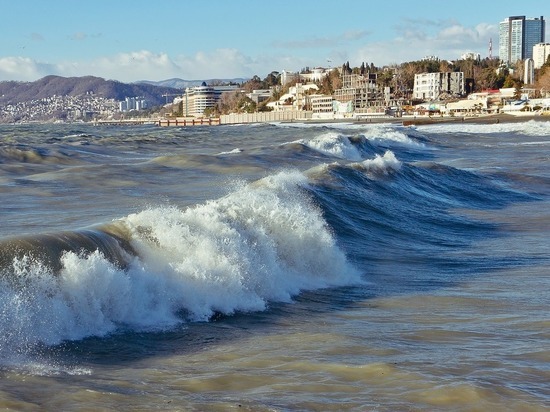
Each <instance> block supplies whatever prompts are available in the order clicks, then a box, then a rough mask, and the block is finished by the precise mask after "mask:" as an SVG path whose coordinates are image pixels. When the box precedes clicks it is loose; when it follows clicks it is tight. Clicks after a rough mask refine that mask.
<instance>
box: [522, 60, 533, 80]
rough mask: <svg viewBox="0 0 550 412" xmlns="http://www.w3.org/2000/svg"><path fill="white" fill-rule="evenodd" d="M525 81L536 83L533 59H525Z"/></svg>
mask: <svg viewBox="0 0 550 412" xmlns="http://www.w3.org/2000/svg"><path fill="white" fill-rule="evenodd" d="M523 83H525V84H533V83H535V63H534V61H533V59H525V64H524V68H523Z"/></svg>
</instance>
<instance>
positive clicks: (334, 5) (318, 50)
mask: <svg viewBox="0 0 550 412" xmlns="http://www.w3.org/2000/svg"><path fill="white" fill-rule="evenodd" d="M0 7H1V10H2V14H1V16H2V18H1V27H2V31H1V35H0V81H1V80H21V81H33V80H37V79H39V78H41V77H44V76H46V75H49V74H56V75H60V76H85V75H93V76H99V77H103V78H106V79H115V80H119V81H123V82H133V81H138V80H155V81H158V80H165V79H169V78H173V77H178V78H182V79H186V80H197V79H211V78H224V79H228V78H235V77H252V76H254V75H258V76H259V77H261V78H264V77H265V76H266V75H267V74H268V73H270V72H271V71H273V70H275V71H282V70H289V71H297V70H300V69H302V68H304V67H317V66H323V67H328V66H339V65H341V64H343V63H345V62H346V61H349V63H350V65H351V66H352V67H353V66H359V65H360V64H361V62H366V63H371V62H372V63H374V64H375V65H376V66H383V65H386V64H391V63H402V62H406V61H412V60H419V59H421V58H422V57H424V56H431V55H435V56H438V57H439V58H441V59H449V60H452V59H456V58H459V57H460V55H461V54H463V53H465V52H469V51H471V52H476V53H480V54H481V55H482V57H486V56H488V54H489V52H488V44H489V39H491V38H492V40H493V55H498V23H499V22H500V21H502V20H504V19H505V18H506V17H508V16H514V15H525V16H527V17H540V16H545V20H546V19H550V13H549V12H550V3H548V2H546V1H543V0H524V1H518V0H499V1H498V2H495V1H489V0H476V1H473V0H463V1H459V2H446V1H444V0H437V1H436V0H416V1H411V0H390V1H384V0H381V1H380V0H377V1H372V0H347V1H335V0H316V1H315V0H294V1H290V0H276V1H266V0H209V1H208V2H202V1H197V0H178V1H175V0H161V1H158V2H157V1H154V0H147V1H144V0H95V1H93V2H84V1H80V0H26V1H25V0H0ZM548 31H550V26H549V27H547V32H548ZM546 41H549V36H548V33H547V37H546Z"/></svg>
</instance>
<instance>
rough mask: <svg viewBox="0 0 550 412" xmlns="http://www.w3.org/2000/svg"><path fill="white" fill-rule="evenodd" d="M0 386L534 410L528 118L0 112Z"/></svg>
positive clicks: (537, 353) (545, 332)
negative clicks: (124, 117) (54, 118)
mask: <svg viewBox="0 0 550 412" xmlns="http://www.w3.org/2000/svg"><path fill="white" fill-rule="evenodd" d="M0 409H1V410H11V411H43V410H45V411H153V410H160V411H549V410H550V121H536V120H526V121H519V122H510V123H506V122H501V123H497V122H489V121H486V122H477V123H475V122H474V123H470V122H469V121H466V122H450V123H441V124H431V125H418V126H404V125H403V124H402V123H401V124H398V123H391V122H388V123H370V122H363V123H353V122H349V123H312V122H310V123H295V122H291V123H269V124H267V123H266V124H249V125H222V126H195V127H164V128H162V127H157V126H154V125H134V126H119V125H118V126H117V125H93V124H20V125H0Z"/></svg>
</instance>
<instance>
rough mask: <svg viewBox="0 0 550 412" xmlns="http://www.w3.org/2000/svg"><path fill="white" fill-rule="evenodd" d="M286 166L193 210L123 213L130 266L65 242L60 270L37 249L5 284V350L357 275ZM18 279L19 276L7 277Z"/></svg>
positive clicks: (249, 305) (280, 297)
mask: <svg viewBox="0 0 550 412" xmlns="http://www.w3.org/2000/svg"><path fill="white" fill-rule="evenodd" d="M306 184H307V179H306V177H305V176H304V175H303V174H301V173H299V172H284V173H280V174H278V175H275V176H271V177H268V178H265V179H263V180H261V181H258V182H256V183H255V184H252V185H248V186H244V185H243V186H241V187H240V188H239V189H238V190H236V191H234V192H233V193H231V194H229V195H228V196H226V197H224V198H221V199H219V200H215V201H210V202H208V203H206V204H202V205H198V206H195V207H192V208H188V209H185V210H180V209H178V208H176V207H163V208H152V209H149V210H145V211H142V212H140V213H136V214H132V215H129V216H127V217H126V218H124V219H122V221H121V222H122V223H124V224H126V225H127V226H128V229H129V230H130V231H131V233H133V239H134V240H133V242H132V243H133V246H134V247H135V248H136V250H138V251H139V256H140V257H139V258H135V259H134V261H133V262H131V263H130V265H129V267H128V268H127V269H126V270H122V269H119V268H117V267H115V266H114V265H113V264H111V263H110V262H109V261H108V260H107V259H106V258H105V257H104V256H103V255H102V254H101V253H99V252H94V253H91V254H88V255H77V254H75V253H65V254H64V255H63V257H62V259H61V263H62V269H61V271H60V272H59V273H58V274H55V275H54V274H53V273H52V272H51V270H50V269H49V268H47V267H45V266H43V265H42V264H41V262H39V261H35V260H33V259H32V258H30V257H24V258H23V259H19V260H17V259H16V260H14V262H13V273H12V274H11V276H8V277H6V278H4V279H3V280H2V281H1V284H0V328H1V330H2V334H1V336H0V359H3V360H5V359H8V358H12V357H13V355H14V353H16V352H17V351H20V352H25V350H26V348H32V347H33V346H34V345H37V344H47V345H52V344H58V343H60V342H62V341H63V340H75V339H81V338H84V337H86V336H104V335H106V334H109V333H112V332H115V331H116V330H117V329H118V328H119V327H121V326H123V327H124V328H131V329H134V330H151V329H159V328H160V329H164V328H170V327H173V326H175V325H176V324H178V323H181V322H182V321H183V319H182V317H181V315H182V313H185V314H187V317H188V319H191V320H201V321H205V320H208V319H209V317H210V316H212V315H213V314H214V313H215V312H222V313H225V314H232V313H234V312H237V311H245V312H246V311H259V310H264V309H265V308H266V307H267V305H268V303H269V302H272V301H289V300H291V298H292V296H295V295H296V294H298V293H299V292H300V291H302V290H311V289H317V288H324V287H329V286H336V285H345V284H350V283H354V282H359V281H360V278H359V275H358V273H357V272H356V271H355V270H354V269H353V268H352V267H351V266H350V265H349V264H348V262H347V260H346V258H345V256H344V254H343V252H342V251H341V250H340V249H339V248H338V246H337V245H336V243H335V240H334V238H333V236H332V235H331V233H330V231H329V230H328V228H327V227H326V223H325V221H324V220H323V217H322V214H321V212H320V211H319V210H318V209H317V208H316V207H315V206H314V205H312V204H311V202H310V200H308V198H307V197H306V195H305V194H304V192H303V189H302V187H303V186H304V185H306ZM9 279H11V280H9Z"/></svg>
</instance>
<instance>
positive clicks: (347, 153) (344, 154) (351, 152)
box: [294, 132, 361, 160]
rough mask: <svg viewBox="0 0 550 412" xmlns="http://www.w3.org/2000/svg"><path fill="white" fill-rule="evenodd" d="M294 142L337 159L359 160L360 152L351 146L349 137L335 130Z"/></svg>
mask: <svg viewBox="0 0 550 412" xmlns="http://www.w3.org/2000/svg"><path fill="white" fill-rule="evenodd" d="M294 143H300V144H303V145H305V146H307V147H309V148H311V149H314V150H316V151H318V152H319V153H323V154H326V155H329V156H333V157H337V158H339V159H346V160H361V153H360V152H359V150H358V149H357V148H356V147H355V146H353V144H352V143H351V141H350V140H349V138H348V137H346V136H343V135H341V134H338V133H336V132H327V133H324V134H322V135H320V136H318V137H316V138H314V139H310V140H303V139H301V140H298V141H296V142H294Z"/></svg>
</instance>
